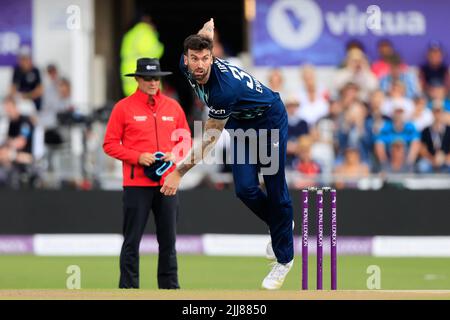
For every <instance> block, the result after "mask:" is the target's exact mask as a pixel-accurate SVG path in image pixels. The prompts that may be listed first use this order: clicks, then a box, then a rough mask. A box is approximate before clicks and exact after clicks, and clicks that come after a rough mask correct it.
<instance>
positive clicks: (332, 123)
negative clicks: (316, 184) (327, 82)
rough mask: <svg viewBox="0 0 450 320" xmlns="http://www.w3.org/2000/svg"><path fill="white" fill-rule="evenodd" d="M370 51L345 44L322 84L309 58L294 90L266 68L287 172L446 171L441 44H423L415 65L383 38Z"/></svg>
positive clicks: (449, 168)
mask: <svg viewBox="0 0 450 320" xmlns="http://www.w3.org/2000/svg"><path fill="white" fill-rule="evenodd" d="M378 52H379V59H378V60H376V61H373V62H372V63H370V62H369V61H368V59H367V57H366V55H365V53H364V49H363V47H362V46H360V45H358V44H357V43H353V44H352V45H351V46H349V47H348V50H347V55H346V59H345V61H344V63H343V65H342V66H341V67H340V68H339V69H338V70H337V71H336V73H335V76H334V79H332V84H333V85H332V86H331V87H328V88H325V87H323V86H322V85H321V84H320V83H318V81H317V77H316V75H315V70H314V67H313V66H310V65H305V66H302V67H301V71H300V77H301V81H302V83H303V86H302V88H299V89H298V91H295V92H286V91H285V89H284V79H283V75H282V71H281V70H280V69H274V70H272V71H271V72H270V75H269V79H268V81H267V82H268V84H269V85H270V86H271V88H272V89H274V90H275V91H278V92H280V94H281V97H282V99H283V100H284V102H285V105H286V108H287V112H288V118H289V140H290V142H289V145H288V162H289V165H290V169H291V170H292V171H297V172H300V173H302V174H304V175H306V176H309V177H311V178H313V177H314V176H316V175H319V174H321V173H330V174H332V173H334V174H336V175H343V176H347V177H355V178H357V177H364V176H367V175H369V174H370V173H384V174H393V173H450V126H449V125H450V100H449V88H450V77H449V71H448V65H447V64H446V63H445V60H444V51H443V49H442V48H441V46H440V45H439V43H432V44H430V47H429V48H428V52H427V56H426V59H425V60H426V61H425V62H424V64H423V65H422V66H420V67H419V68H417V69H415V68H411V67H410V66H408V65H407V64H406V63H405V62H403V61H402V59H401V57H400V55H399V54H398V53H397V52H395V50H394V48H393V46H392V44H391V43H390V42H389V41H387V40H383V41H380V42H379V44H378ZM306 183H307V182H306ZM307 184H308V183H307Z"/></svg>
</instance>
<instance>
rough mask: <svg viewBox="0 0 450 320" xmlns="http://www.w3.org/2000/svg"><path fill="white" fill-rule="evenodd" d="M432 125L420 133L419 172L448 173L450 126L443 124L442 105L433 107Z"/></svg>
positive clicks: (449, 162)
mask: <svg viewBox="0 0 450 320" xmlns="http://www.w3.org/2000/svg"><path fill="white" fill-rule="evenodd" d="M433 117H434V121H433V124H432V125H431V126H429V127H427V128H426V129H425V130H423V131H422V136H421V142H422V145H421V150H420V154H421V156H422V159H421V160H420V161H419V166H418V167H419V172H422V173H430V172H446V173H450V126H449V125H447V124H446V123H445V119H444V110H443V107H442V104H440V103H435V104H434V105H433Z"/></svg>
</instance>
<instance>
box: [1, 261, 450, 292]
mask: <svg viewBox="0 0 450 320" xmlns="http://www.w3.org/2000/svg"><path fill="white" fill-rule="evenodd" d="M300 262H301V257H296V260H295V265H294V268H293V269H292V270H291V272H290V274H289V275H288V278H287V279H286V282H285V285H284V287H283V290H286V291H289V290H290V291H292V290H299V289H300V283H301V274H300ZM324 262H325V265H324V273H323V274H324V288H325V289H327V288H329V285H330V279H329V278H330V273H329V257H328V256H326V257H324ZM70 265H78V266H79V267H80V268H81V287H82V289H108V290H109V289H115V288H117V284H118V278H119V259H118V257H37V256H0V289H65V288H66V279H67V277H68V276H69V275H68V274H67V273H66V270H67V267H68V266H70ZM371 265H376V266H378V267H379V268H380V271H381V289H383V290H449V289H450V258H376V257H367V256H339V260H338V287H339V289H340V290H367V286H366V282H367V279H368V277H369V276H370V275H369V274H367V268H368V267H369V266H371ZM140 268H141V288H142V289H156V288H157V283H156V269H157V257H156V256H154V255H150V256H149V255H145V256H142V257H141V266H140ZM178 268H179V278H180V284H181V287H182V288H183V289H188V290H258V289H259V288H260V284H261V281H262V279H263V278H264V276H265V275H266V274H267V273H268V271H269V270H270V269H269V264H268V262H267V260H265V259H264V258H259V257H213V256H197V255H179V256H178ZM309 271H310V278H309V283H310V287H311V288H312V289H314V288H315V257H313V256H310V265H309Z"/></svg>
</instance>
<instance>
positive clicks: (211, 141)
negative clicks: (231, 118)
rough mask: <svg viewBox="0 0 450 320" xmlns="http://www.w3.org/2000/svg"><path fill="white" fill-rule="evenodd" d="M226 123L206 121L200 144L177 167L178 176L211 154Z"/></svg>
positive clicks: (222, 121)
mask: <svg viewBox="0 0 450 320" xmlns="http://www.w3.org/2000/svg"><path fill="white" fill-rule="evenodd" d="M226 123H227V119H225V120H219V119H213V118H208V120H206V122H205V128H204V133H203V137H202V141H201V143H200V144H194V146H193V147H192V149H191V152H190V153H189V155H188V156H187V158H186V159H185V160H183V161H182V162H181V163H180V164H179V165H178V167H177V171H178V172H179V173H180V176H184V175H185V174H186V172H188V171H189V170H191V169H192V168H193V167H194V166H195V165H196V164H197V163H200V161H201V160H203V158H205V157H206V156H207V155H208V154H209V152H211V150H212V149H213V148H214V146H215V145H216V143H217V140H219V137H220V135H221V134H222V131H223V128H224V127H225V124H226Z"/></svg>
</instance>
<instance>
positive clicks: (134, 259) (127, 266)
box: [119, 187, 180, 289]
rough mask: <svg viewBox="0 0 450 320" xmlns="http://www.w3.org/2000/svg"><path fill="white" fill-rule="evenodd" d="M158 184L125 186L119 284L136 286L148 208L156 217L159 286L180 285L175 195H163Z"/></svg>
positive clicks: (169, 287)
mask: <svg viewBox="0 0 450 320" xmlns="http://www.w3.org/2000/svg"><path fill="white" fill-rule="evenodd" d="M159 190H160V187H124V190H123V212H124V220H123V236H124V242H123V245H122V251H121V253H120V281H119V288H124V289H125V288H139V244H140V242H141V239H142V235H143V233H144V229H145V225H146V224H147V220H148V216H149V213H150V210H152V212H153V214H154V217H155V225H156V238H157V240H158V244H159V256H158V287H159V288H160V289H179V287H180V286H179V284H178V265H177V255H176V250H175V238H176V225H177V218H178V198H177V196H165V195H163V194H162V193H161V192H160V191H159Z"/></svg>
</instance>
